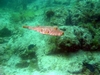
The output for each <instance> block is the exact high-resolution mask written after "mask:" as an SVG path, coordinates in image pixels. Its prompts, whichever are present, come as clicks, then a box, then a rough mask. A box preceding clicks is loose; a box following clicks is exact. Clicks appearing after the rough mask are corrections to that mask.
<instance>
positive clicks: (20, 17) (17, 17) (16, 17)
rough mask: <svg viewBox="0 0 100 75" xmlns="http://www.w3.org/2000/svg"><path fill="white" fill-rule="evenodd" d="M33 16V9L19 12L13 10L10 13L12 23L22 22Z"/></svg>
mask: <svg viewBox="0 0 100 75" xmlns="http://www.w3.org/2000/svg"><path fill="white" fill-rule="evenodd" d="M34 17H35V12H34V11H33V10H21V11H19V12H14V13H12V14H11V18H10V19H11V22H13V23H17V24H18V23H23V22H26V21H32V20H33V19H34Z"/></svg>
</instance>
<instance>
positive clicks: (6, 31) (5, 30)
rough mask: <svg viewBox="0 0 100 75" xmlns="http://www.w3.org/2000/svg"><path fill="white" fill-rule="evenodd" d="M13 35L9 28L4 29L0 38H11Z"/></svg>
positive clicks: (0, 31) (0, 33)
mask: <svg viewBox="0 0 100 75" xmlns="http://www.w3.org/2000/svg"><path fill="white" fill-rule="evenodd" d="M11 35H12V31H11V30H9V29H8V28H6V27H4V28H2V29H1V30H0V37H10V36H11Z"/></svg>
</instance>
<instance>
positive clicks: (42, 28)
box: [23, 26, 64, 36]
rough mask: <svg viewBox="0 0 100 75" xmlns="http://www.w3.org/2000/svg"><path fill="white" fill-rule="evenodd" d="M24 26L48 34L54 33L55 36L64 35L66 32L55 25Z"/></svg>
mask: <svg viewBox="0 0 100 75" xmlns="http://www.w3.org/2000/svg"><path fill="white" fill-rule="evenodd" d="M23 28H28V29H31V30H35V31H37V32H40V33H42V34H48V35H53V36H62V35H63V34H64V32H63V31H61V30H59V29H58V28H57V27H55V26H53V27H52V26H35V27H32V26H23Z"/></svg>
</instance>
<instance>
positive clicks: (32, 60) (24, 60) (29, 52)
mask: <svg viewBox="0 0 100 75" xmlns="http://www.w3.org/2000/svg"><path fill="white" fill-rule="evenodd" d="M35 50H36V46H35V45H34V44H30V45H29V46H28V47H27V49H26V51H25V52H24V53H21V54H20V55H19V57H20V58H21V61H20V62H19V63H17V64H16V65H15V66H16V67H17V68H26V67H30V68H31V67H33V68H37V64H36V63H37V57H36V52H35Z"/></svg>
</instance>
